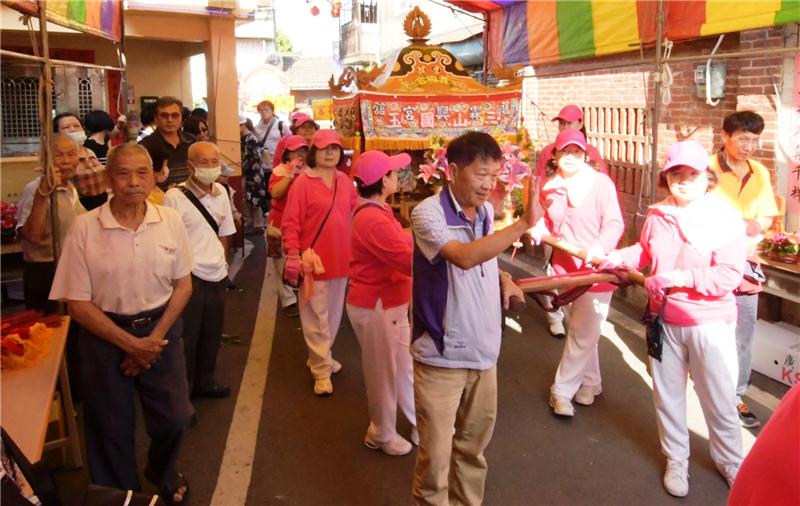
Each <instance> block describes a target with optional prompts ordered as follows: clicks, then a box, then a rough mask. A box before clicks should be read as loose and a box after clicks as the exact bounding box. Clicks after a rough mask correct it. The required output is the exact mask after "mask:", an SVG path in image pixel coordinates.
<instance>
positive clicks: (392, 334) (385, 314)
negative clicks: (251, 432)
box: [347, 151, 419, 455]
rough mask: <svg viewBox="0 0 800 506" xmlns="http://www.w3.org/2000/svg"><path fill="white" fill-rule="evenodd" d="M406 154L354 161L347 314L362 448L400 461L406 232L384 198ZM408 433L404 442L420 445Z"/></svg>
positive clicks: (409, 384)
mask: <svg viewBox="0 0 800 506" xmlns="http://www.w3.org/2000/svg"><path fill="white" fill-rule="evenodd" d="M409 163H411V157H410V156H409V155H408V154H406V153H401V154H399V155H395V156H389V155H387V154H385V153H383V152H381V151H365V152H364V153H363V154H362V155H361V156H359V157H358V159H357V160H356V163H355V181H356V186H357V187H358V194H359V196H360V199H359V206H358V208H357V209H356V211H355V213H353V241H352V250H353V253H352V259H351V260H350V283H349V286H350V289H349V291H348V292H347V316H349V317H350V323H351V324H352V326H353V330H354V331H355V334H356V338H357V339H358V343H359V345H360V346H361V365H362V367H363V369H364V383H365V384H366V387H367V407H368V411H369V419H370V424H369V428H368V429H367V434H366V435H365V436H364V444H365V445H366V446H367V447H368V448H371V449H373V450H381V451H382V452H383V453H385V454H387V455H405V454H407V453H408V452H410V451H411V443H409V442H408V441H407V440H406V439H405V438H403V437H402V436H400V435H399V434H398V433H397V429H396V427H395V423H396V421H397V407H398V406H399V407H400V410H401V411H402V412H403V414H404V415H405V417H406V419H407V420H408V421H409V422H410V423H411V425H412V427H416V423H417V422H416V414H415V410H414V380H413V368H412V363H411V352H410V351H409V346H410V345H411V328H410V327H409V323H408V304H409V302H410V301H411V254H412V244H413V241H412V238H411V234H410V233H408V232H405V231H404V230H403V228H402V226H401V225H400V222H398V221H397V219H396V218H395V217H394V214H393V213H392V209H391V207H389V205H388V204H387V203H386V198H387V197H389V195H392V194H394V193H395V192H396V191H397V169H400V168H402V167H405V166H407V165H408V164H409ZM415 432H416V428H415V429H413V430H412V436H411V440H412V441H414V440H415V439H417V440H418V439H419V436H416V438H415V436H414V433H415Z"/></svg>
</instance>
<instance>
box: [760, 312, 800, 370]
mask: <svg viewBox="0 0 800 506" xmlns="http://www.w3.org/2000/svg"><path fill="white" fill-rule="evenodd" d="M753 370H755V371H758V372H760V373H761V374H764V375H766V376H769V377H770V378H772V379H774V380H777V381H780V382H781V383H783V384H785V385H788V386H793V385H796V384H798V383H800V328H798V327H794V326H792V325H789V324H787V323H784V322H780V323H770V322H767V321H764V320H758V321H757V322H756V335H755V337H754V339H753Z"/></svg>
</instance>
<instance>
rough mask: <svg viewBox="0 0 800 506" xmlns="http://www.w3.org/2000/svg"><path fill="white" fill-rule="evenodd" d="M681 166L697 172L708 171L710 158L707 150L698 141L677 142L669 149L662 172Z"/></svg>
mask: <svg viewBox="0 0 800 506" xmlns="http://www.w3.org/2000/svg"><path fill="white" fill-rule="evenodd" d="M681 165H687V166H689V167H691V168H693V169H695V170H699V171H703V170H706V169H708V166H709V158H708V153H707V152H706V150H705V148H704V147H703V146H702V145H700V143H699V142H697V141H681V142H676V143H675V144H673V145H672V146H670V147H669V150H668V151H667V159H666V161H665V162H664V167H663V168H662V169H661V170H662V171H667V170H670V169H672V168H675V167H680V166H681Z"/></svg>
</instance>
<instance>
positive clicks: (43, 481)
mask: <svg viewBox="0 0 800 506" xmlns="http://www.w3.org/2000/svg"><path fill="white" fill-rule="evenodd" d="M2 437H3V449H4V450H5V451H6V452H7V456H8V457H9V460H10V461H11V462H12V463H14V464H16V465H17V466H18V467H19V470H20V471H21V472H22V475H23V476H24V477H25V480H26V481H27V482H28V485H30V487H31V489H33V492H34V494H36V497H38V498H39V501H40V502H41V504H42V506H116V505H119V506H166V504H165V503H164V501H162V500H161V498H160V497H158V496H157V495H148V494H142V493H139V492H133V491H131V490H120V489H116V488H111V487H103V486H100V485H89V486H88V487H87V488H86V489H85V490H83V491H82V492H81V493H80V494H79V495H78V496H77V497H75V498H73V499H72V500H70V501H66V502H64V501H62V500H61V498H60V497H59V494H58V489H57V488H56V484H55V481H54V480H53V476H52V474H50V470H49V469H48V468H47V465H45V463H44V461H43V460H40V461H38V462H34V463H33V464H31V462H30V461H29V460H28V457H26V456H25V454H24V453H22V450H20V449H19V447H18V446H17V444H16V443H15V442H14V440H13V439H11V436H9V435H8V433H7V432H6V430H5V429H2ZM2 490H3V504H5V503H6V501H8V503H9V504H12V505H17V504H26V503H27V504H31V503H30V502H27V499H22V494H21V492H20V490H19V489H18V488H16V487H15V485H14V484H13V483H10V480H7V479H6V478H5V477H4V479H3V484H2ZM19 500H23V501H26V503H20V502H18V501H19Z"/></svg>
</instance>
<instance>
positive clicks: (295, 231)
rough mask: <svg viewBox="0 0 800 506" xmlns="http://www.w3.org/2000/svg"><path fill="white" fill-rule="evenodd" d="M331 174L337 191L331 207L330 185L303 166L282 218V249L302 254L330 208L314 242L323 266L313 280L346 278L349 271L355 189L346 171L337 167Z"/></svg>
mask: <svg viewBox="0 0 800 506" xmlns="http://www.w3.org/2000/svg"><path fill="white" fill-rule="evenodd" d="M334 174H335V178H336V179H334V181H335V184H336V185H337V190H336V202H335V203H334V205H333V208H332V209H331V201H332V199H333V186H331V187H330V188H329V187H328V186H327V185H326V184H325V182H324V181H323V180H322V178H320V177H319V176H317V175H315V174H314V173H313V172H312V171H311V170H310V169H306V170H305V171H304V172H303V173H302V174H300V175H299V176H297V177H296V178H295V180H294V183H292V189H291V191H290V192H289V197H288V199H287V201H286V208H285V209H284V210H283V217H282V218H281V233H282V234H283V249H284V251H285V252H286V253H291V252H297V253H302V252H303V251H305V250H306V249H307V248H309V247H311V242H312V241H313V240H314V236H316V235H317V231H318V230H320V226H321V225H322V222H323V220H324V219H325V215H326V214H327V213H328V209H331V214H330V216H329V217H328V220H327V221H326V222H325V226H323V227H322V232H321V233H320V234H319V238H318V239H317V242H316V244H315V245H314V251H315V252H316V253H317V255H319V257H320V258H321V259H322V264H323V266H324V267H325V273H324V274H319V275H317V274H315V275H314V279H320V280H326V279H335V278H342V277H346V276H347V275H348V272H349V263H350V233H351V225H352V220H353V210H355V208H356V200H357V197H356V189H355V187H354V186H353V181H352V180H351V179H350V178H349V177H348V176H347V175H346V174H344V173H343V172H340V171H338V170H337V171H336V172H334Z"/></svg>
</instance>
